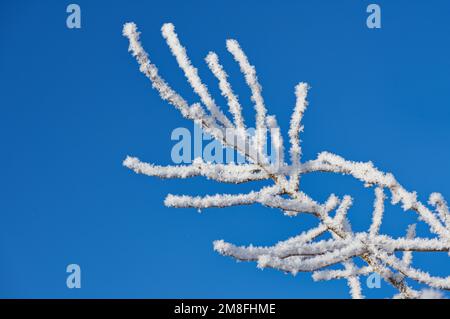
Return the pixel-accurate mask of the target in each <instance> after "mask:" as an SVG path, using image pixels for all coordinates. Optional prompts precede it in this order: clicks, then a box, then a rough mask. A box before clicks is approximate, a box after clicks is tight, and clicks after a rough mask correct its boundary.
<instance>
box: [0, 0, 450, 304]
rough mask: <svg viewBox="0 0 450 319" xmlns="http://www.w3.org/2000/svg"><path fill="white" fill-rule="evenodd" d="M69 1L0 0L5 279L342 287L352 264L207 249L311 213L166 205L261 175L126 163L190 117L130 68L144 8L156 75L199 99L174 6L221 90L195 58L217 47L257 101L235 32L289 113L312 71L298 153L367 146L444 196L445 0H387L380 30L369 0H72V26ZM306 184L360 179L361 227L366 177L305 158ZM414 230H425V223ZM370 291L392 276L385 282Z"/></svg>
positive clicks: (125, 286) (96, 288)
mask: <svg viewBox="0 0 450 319" xmlns="http://www.w3.org/2000/svg"><path fill="white" fill-rule="evenodd" d="M69 3H70V2H68V1H8V2H7V1H2V3H1V5H0V26H1V29H0V46H1V49H0V87H1V94H0V108H1V116H0V139H1V145H2V156H1V158H0V164H1V165H0V167H1V172H2V173H1V184H0V193H1V196H0V198H1V200H0V297H69V298H72V297H274V298H279V297H286V298H320V297H348V290H347V288H346V283H345V281H335V282H321V283H314V282H313V281H312V279H311V278H310V275H309V274H300V275H298V276H297V277H295V278H294V277H292V276H290V275H285V274H283V273H280V272H278V271H274V270H264V271H261V270H259V269H257V268H256V267H255V264H253V263H236V262H235V261H234V260H232V259H229V258H226V257H222V256H220V255H218V254H216V253H215V252H214V251H213V249H212V241H213V240H215V239H225V240H227V241H230V242H233V243H237V244H249V243H253V244H273V243H275V242H276V241H278V240H282V239H286V238H288V237H290V236H293V235H295V234H297V233H299V232H300V231H302V230H304V229H307V228H308V227H310V226H312V225H314V220H313V218H311V217H307V216H302V217H297V218H288V217H285V216H283V215H282V214H280V213H279V212H278V211H275V210H271V209H267V208H263V207H259V206H254V207H245V208H229V209H223V210H214V209H211V210H205V211H204V212H203V213H202V214H198V213H197V212H196V211H195V210H190V209H179V210H177V209H169V208H166V207H164V206H163V199H164V197H165V195H166V194H167V193H177V194H180V193H187V194H208V193H216V192H230V191H246V190H250V189H252V188H254V187H255V186H254V185H243V186H238V187H236V186H233V185H219V184H216V183H213V182H211V181H205V180H204V179H201V178H199V179H194V180H183V181H178V180H158V179H154V178H148V177H144V176H140V175H136V174H134V173H132V172H131V171H129V170H127V169H126V168H124V167H123V166H122V164H121V163H122V160H123V159H124V157H125V156H126V155H127V154H129V155H134V156H138V157H140V158H141V159H143V160H145V161H149V162H154V163H159V164H170V163H171V162H170V151H171V148H172V146H173V145H174V142H173V141H171V139H170V134H171V132H172V129H173V128H175V127H188V128H192V124H191V123H189V122H188V121H186V120H184V119H182V118H181V116H180V115H179V114H178V113H177V112H176V111H175V110H174V109H173V108H172V107H169V106H168V105H167V104H166V103H164V102H162V101H161V100H160V99H159V97H158V94H157V93H156V92H155V91H153V90H152V89H151V87H150V85H149V81H148V80H147V79H146V78H145V77H144V76H143V75H142V74H141V73H140V72H139V71H138V66H137V64H136V62H135V61H134V59H133V58H132V57H131V56H130V55H129V53H128V52H127V48H128V43H127V40H126V39H125V38H124V37H123V36H122V35H121V29H122V25H123V23H125V22H127V21H134V22H136V23H137V24H138V26H139V29H140V30H141V31H142V42H143V44H144V47H145V48H146V50H147V51H148V52H149V54H150V55H151V57H152V59H153V61H154V62H155V63H156V64H157V65H158V67H159V68H160V70H161V73H162V74H163V76H164V77H165V78H166V79H167V80H168V81H169V82H170V83H171V85H172V86H173V87H174V88H176V89H178V90H179V92H180V93H182V94H183V95H185V96H186V97H187V98H188V99H189V100H190V101H191V102H192V101H195V100H194V98H195V97H194V95H193V94H192V93H191V91H190V89H189V87H188V85H187V84H186V82H185V80H184V78H183V74H182V72H181V71H180V70H179V69H178V68H177V66H176V62H175V60H174V59H173V58H172V56H171V54H170V51H169V49H168V48H167V47H166V45H165V43H164V40H163V39H162V37H161V35H160V27H161V25H162V24H163V23H164V22H173V23H174V24H175V26H176V29H177V32H178V34H179V36H180V38H181V40H182V42H183V44H184V45H185V46H187V48H188V52H189V54H190V57H191V59H192V61H193V63H194V64H195V65H196V66H197V67H198V68H199V69H200V71H199V72H200V75H201V76H202V77H203V78H204V80H205V82H206V83H208V84H209V86H210V87H211V90H212V92H213V93H214V94H216V95H217V93H218V90H217V88H216V85H215V83H216V82H215V80H214V79H213V77H212V76H211V75H210V74H209V71H208V69H207V68H206V67H205V65H204V63H203V58H204V57H205V56H206V54H207V52H208V51H209V50H214V51H216V52H217V53H218V54H219V56H220V57H221V58H222V60H223V63H224V65H225V67H226V68H227V70H228V71H229V73H230V76H231V78H232V81H233V85H234V88H235V89H236V91H237V92H238V94H239V95H240V97H241V100H242V101H246V102H245V103H244V107H245V108H246V111H245V114H246V115H247V117H251V118H253V112H252V105H251V103H250V102H249V99H248V98H249V92H248V90H247V88H246V87H245V86H244V81H243V79H242V76H241V75H240V74H239V71H238V68H237V66H236V65H235V64H234V63H233V61H232V59H231V57H230V56H229V55H228V54H227V52H226V49H225V39H227V38H236V39H238V40H239V41H240V43H241V45H242V47H243V48H244V50H245V51H246V52H247V54H248V56H249V58H250V59H251V62H252V63H253V64H255V65H256V68H257V72H258V75H259V79H260V82H261V84H262V85H263V93H264V97H265V100H266V102H267V106H268V108H269V110H270V112H271V113H274V114H276V115H277V117H278V120H279V122H280V125H281V126H282V127H283V128H284V130H286V128H287V127H288V124H289V117H290V114H291V111H292V107H293V105H294V102H295V97H294V86H295V84H296V83H298V82H299V81H306V82H308V83H309V84H310V85H311V87H312V89H311V91H310V95H309V101H310V107H309V109H308V111H307V114H306V117H305V133H304V134H303V136H302V139H303V141H304V143H303V147H304V153H305V155H304V158H306V159H312V158H314V157H315V156H316V154H317V153H318V152H320V151H324V150H327V151H331V152H335V153H338V154H340V155H342V156H344V157H346V158H348V159H353V160H362V161H367V160H372V161H374V163H375V164H376V166H378V167H379V168H381V169H383V170H385V171H391V172H393V173H394V174H395V176H396V177H397V178H398V180H399V181H400V182H401V183H403V184H404V186H405V187H406V188H408V189H410V190H416V191H417V192H418V194H419V197H420V199H421V200H423V201H426V200H427V198H428V195H429V194H430V193H431V192H433V191H440V192H441V193H443V195H444V196H446V197H447V199H448V198H450V186H449V184H448V181H449V180H450V170H449V163H450V148H449V142H450V125H449V123H450V108H449V106H450V87H449V85H450V59H449V57H450V41H449V34H450V16H449V12H450V3H449V2H448V1H444V0H440V1H438V0H434V1H425V0H422V1H418V0H416V1H406V0H402V1H401V0H396V1H377V3H378V4H380V5H381V8H382V29H381V30H369V29H367V27H366V26H365V20H366V17H367V14H366V12H365V11H366V6H367V5H368V4H369V3H371V2H369V1H356V0H344V1H331V0H328V1H315V0H314V1H313V0H310V1H284V2H283V3H280V1H237V0H227V1H147V2H144V1H77V3H78V4H79V5H80V6H81V11H82V12H81V13H82V28H81V29H79V30H75V29H73V30H70V29H68V28H66V24H65V20H66V17H67V14H66V6H67V5H68V4H69ZM217 100H219V101H221V99H220V98H219V97H218V98H217ZM222 104H223V103H222ZM302 186H303V189H304V190H305V191H306V192H308V193H309V194H311V195H312V196H314V197H315V198H317V199H318V200H324V199H325V198H326V197H327V196H328V194H330V193H331V192H334V193H336V194H337V195H343V194H351V195H353V196H354V198H355V205H354V207H353V209H352V210H351V212H350V218H351V219H352V221H353V226H354V228H355V229H356V230H364V229H365V228H367V227H368V225H369V220H370V217H371V206H372V193H371V191H369V190H367V189H364V188H363V187H362V185H361V184H360V183H358V182H356V181H354V180H352V179H351V178H349V177H342V176H330V175H311V176H307V177H305V178H304V179H303V182H302ZM414 218H415V215H414V213H412V212H406V213H405V212H403V211H402V210H401V209H400V208H398V207H391V206H388V209H387V212H386V218H385V221H386V223H385V224H384V225H383V227H382V231H384V232H387V233H390V234H392V235H402V234H403V233H404V230H405V228H406V226H407V225H408V223H410V222H412V221H413V220H414ZM419 234H421V235H427V234H428V233H427V231H426V227H425V226H423V225H421V226H420V227H419ZM415 262H416V265H417V266H420V267H422V268H423V269H425V270H429V271H432V272H433V274H437V275H448V269H449V259H448V257H446V255H445V254H433V255H431V254H421V255H416V257H415ZM72 263H76V264H79V265H80V266H81V269H82V288H81V289H72V290H70V289H68V288H66V284H65V282H66V276H67V274H66V272H65V268H66V266H67V265H68V264H72ZM365 293H366V295H367V296H368V297H384V296H390V295H391V294H393V293H394V291H393V290H392V289H391V288H390V287H388V285H387V284H385V283H383V284H382V288H381V289H373V290H369V291H368V290H366V291H365Z"/></svg>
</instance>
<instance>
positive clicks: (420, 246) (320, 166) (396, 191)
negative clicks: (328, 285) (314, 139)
mask: <svg viewBox="0 0 450 319" xmlns="http://www.w3.org/2000/svg"><path fill="white" fill-rule="evenodd" d="M161 31H162V34H163V37H164V38H165V40H166V42H167V45H168V46H169V48H170V50H171V52H172V54H173V56H174V57H175V59H176V60H177V62H178V65H179V67H180V68H181V69H182V70H183V72H184V75H185V77H186V79H187V81H188V82H189V84H190V85H191V87H192V89H193V90H194V92H195V93H197V95H198V96H199V98H200V101H198V102H194V103H193V104H191V105H190V104H188V102H186V100H185V99H184V98H183V97H181V96H180V95H179V94H178V93H177V92H175V91H174V90H173V89H172V88H171V87H170V86H169V84H167V82H166V81H165V80H164V79H163V78H162V77H161V76H160V75H159V71H158V69H157V67H156V66H155V65H154V64H152V62H151V61H150V58H149V56H148V54H147V52H145V50H144V49H143V47H142V45H141V42H140V39H139V37H140V34H139V32H138V31H137V26H136V24H134V23H132V22H130V23H126V24H125V25H124V27H123V35H124V36H125V37H127V38H128V39H129V51H130V52H131V54H132V55H133V56H134V57H135V58H136V61H137V62H138V64H139V69H140V71H141V72H142V73H144V74H145V76H146V77H147V78H148V79H149V80H150V81H151V83H152V87H153V88H154V89H156V90H157V91H158V93H159V95H160V96H161V98H162V99H163V100H164V101H167V102H168V103H169V104H171V105H173V106H174V107H175V108H176V109H178V110H179V111H180V113H181V114H182V116H184V117H185V118H187V119H190V120H192V121H194V122H195V123H197V124H198V125H199V126H200V127H201V128H202V130H203V131H204V132H206V133H209V134H211V135H212V136H213V138H214V139H216V140H217V141H219V142H220V143H221V144H222V145H223V146H225V147H230V148H232V149H235V150H237V151H238V152H239V153H240V154H241V155H242V156H244V157H245V158H247V159H248V161H249V162H250V164H247V163H246V164H235V163H228V164H215V163H209V162H204V161H203V160H202V159H201V158H197V159H195V160H194V162H193V163H192V164H190V165H172V166H171V165H169V166H160V165H154V164H150V163H145V162H142V161H141V160H140V159H138V158H137V157H131V156H128V157H126V159H125V160H124V161H123V165H124V166H125V167H128V168H129V169H131V170H133V171H134V172H136V173H138V174H143V175H147V176H154V177H159V178H191V177H195V176H202V177H205V178H207V179H211V180H214V181H217V182H221V183H236V184H238V183H248V182H254V181H267V182H268V184H267V185H268V186H264V187H260V188H259V189H258V190H253V191H250V192H247V193H242V194H233V193H230V194H216V195H205V196H187V195H173V194H169V195H168V196H167V197H166V199H165V201H164V203H165V205H166V206H168V207H176V208H195V209H197V210H202V209H206V208H213V207H216V208H225V207H232V206H238V205H239V206H241V205H252V204H260V205H264V206H267V207H270V208H274V209H279V210H280V211H281V212H282V213H283V214H284V215H287V216H290V217H295V216H297V215H299V214H310V215H313V216H315V217H316V218H317V220H318V224H317V226H315V227H312V228H310V229H309V230H307V231H304V232H302V233H300V234H299V235H297V236H294V237H291V238H288V239H286V240H283V241H280V242H278V243H276V244H275V245H273V246H254V245H248V246H236V245H234V244H231V243H227V242H225V241H224V240H218V241H215V242H214V243H213V245H214V250H215V251H217V252H218V253H220V254H222V255H225V256H230V257H232V258H235V259H237V260H243V261H253V262H256V263H257V266H258V267H259V268H275V269H278V270H281V271H283V272H288V273H292V274H294V275H295V274H297V273H299V272H311V273H312V276H313V279H314V280H334V279H345V280H347V284H348V286H349V290H350V295H351V296H352V297H353V298H355V299H360V298H364V295H363V292H362V286H361V283H360V280H359V277H360V276H364V275H368V274H371V273H373V272H376V273H378V274H379V275H380V276H381V278H383V279H384V280H385V281H386V282H387V283H389V284H390V285H392V286H393V287H394V288H395V289H396V290H398V294H396V295H395V296H394V298H434V297H443V296H444V295H443V294H442V293H441V292H440V291H439V290H449V289H450V277H438V276H433V275H431V274H429V273H428V272H426V271H423V270H420V269H417V268H415V267H414V266H413V253H416V252H429V253H430V252H431V253H432V252H449V253H450V213H449V208H448V205H447V202H446V201H445V199H444V197H443V196H442V195H441V194H440V193H432V194H431V195H430V197H429V201H428V204H429V205H430V207H431V208H428V207H427V206H425V204H423V203H422V202H421V201H420V200H419V199H418V195H417V193H416V192H414V191H408V190H406V189H405V188H404V187H403V186H402V185H401V184H400V183H399V182H398V181H397V180H396V178H395V177H394V175H393V174H392V173H389V172H387V173H385V172H382V171H380V170H379V169H377V168H376V167H375V166H374V165H373V163H372V162H358V161H351V160H347V159H345V158H343V157H341V156H339V155H336V154H333V153H330V152H321V153H319V154H318V155H317V158H315V159H312V160H309V161H306V162H302V161H301V160H302V158H301V156H302V148H301V143H300V142H301V140H300V133H301V132H302V131H303V125H302V120H303V116H304V113H305V111H306V108H307V105H308V102H307V100H306V97H307V93H308V89H309V87H308V85H307V84H306V83H303V82H302V83H299V84H298V85H297V86H296V87H295V95H296V104H295V107H294V110H293V113H292V117H291V121H290V127H289V131H288V136H289V142H290V149H289V154H290V163H285V158H284V152H285V150H284V144H283V135H282V133H281V130H280V127H279V125H278V123H277V120H276V117H275V116H273V115H268V114H267V110H266V107H265V105H264V99H263V97H262V88H261V85H260V84H259V82H258V78H257V75H256V70H255V67H254V66H253V65H251V64H250V62H249V60H248V57H247V56H246V55H245V53H244V52H243V50H242V48H241V47H240V45H239V43H238V42H237V41H236V40H227V42H226V46H227V49H228V51H229V52H230V53H231V54H232V55H233V57H234V59H235V60H236V62H237V63H238V64H239V67H240V69H241V72H242V73H243V74H244V77H245V81H246V83H247V85H248V86H249V88H250V90H251V94H252V95H251V99H252V101H253V103H254V107H255V112H256V134H255V138H254V139H253V140H250V139H249V134H248V130H247V129H246V127H245V124H244V118H243V116H242V107H241V104H240V102H239V100H238V98H237V96H236V95H235V94H234V92H233V90H232V88H231V85H230V83H229V81H228V75H227V73H226V72H225V70H224V69H223V66H222V65H221V64H220V63H219V58H218V56H217V54H215V53H214V52H209V54H208V55H207V57H206V58H205V61H206V63H207V65H208V67H209V69H210V70H211V72H212V73H213V75H214V76H215V77H216V78H217V80H218V85H219V89H220V92H221V94H222V96H223V97H224V98H225V99H226V101H227V104H228V107H229V110H230V114H231V115H232V117H233V122H231V121H230V120H229V119H228V118H227V117H226V116H225V115H224V113H222V111H221V110H220V108H219V106H218V105H217V104H216V102H215V101H214V99H213V98H212V97H211V95H210V93H209V92H208V89H207V87H206V85H205V84H204V83H203V82H202V80H201V79H200V77H199V75H198V70H197V69H196V68H195V67H194V66H193V65H192V63H191V61H190V59H189V58H188V56H187V52H186V49H185V48H184V47H183V46H182V45H181V43H180V41H179V39H178V36H177V34H176V33H175V27H174V26H173V25H172V24H171V23H166V24H164V25H163V26H162V29H161ZM203 105H204V106H205V107H206V108H204V107H203ZM267 129H270V137H271V142H272V145H273V147H274V149H275V152H276V154H277V159H278V160H277V162H276V163H269V162H268V159H267V157H266V156H265V154H264V153H263V150H264V146H265V145H266V143H267V141H266V140H267ZM274 164H277V165H274ZM316 172H328V173H334V174H344V175H348V176H351V177H353V178H355V179H356V180H359V181H361V182H362V183H363V185H364V186H365V187H371V188H373V189H374V204H373V212H372V221H371V223H370V226H369V229H368V230H367V231H363V232H354V231H353V230H352V227H351V224H350V220H349V218H348V212H349V210H350V208H351V207H352V205H353V198H352V197H351V196H349V195H344V196H342V198H338V197H337V196H336V195H334V194H330V195H329V197H328V199H327V200H326V201H325V202H323V203H320V202H318V201H316V200H314V199H313V198H312V197H310V196H309V195H308V194H307V193H306V192H305V190H303V189H300V183H299V181H300V177H301V176H302V175H305V174H312V173H316ZM388 195H390V199H391V201H390V204H392V205H401V207H402V208H403V209H404V210H405V211H414V212H415V213H416V217H417V221H418V222H421V223H422V224H424V225H425V226H427V227H428V229H429V231H430V233H431V234H432V235H433V237H432V238H427V237H417V234H416V224H411V225H409V227H408V229H407V231H406V234H405V236H403V237H399V238H392V237H391V236H389V235H385V234H381V226H382V223H383V221H384V218H383V215H384V212H385V205H386V203H387V202H386V198H387V196H388ZM333 212H335V213H334V215H333ZM361 213H364V212H361ZM327 232H329V233H330V234H331V237H327V238H328V239H320V238H319V237H320V236H321V235H323V234H325V233H327ZM396 252H400V253H401V254H402V257H401V259H400V258H397V256H396V255H395V253H396ZM355 259H360V260H362V261H364V263H365V265H362V266H357V265H359V263H355V262H354V260H355ZM336 264H339V265H340V266H341V267H343V268H342V269H335V268H333V269H330V268H328V267H329V266H332V265H336ZM413 281H415V282H418V283H420V284H423V285H425V286H426V287H427V288H426V289H424V290H422V291H417V290H414V289H413V288H411V287H410V285H409V283H410V282H413Z"/></svg>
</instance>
